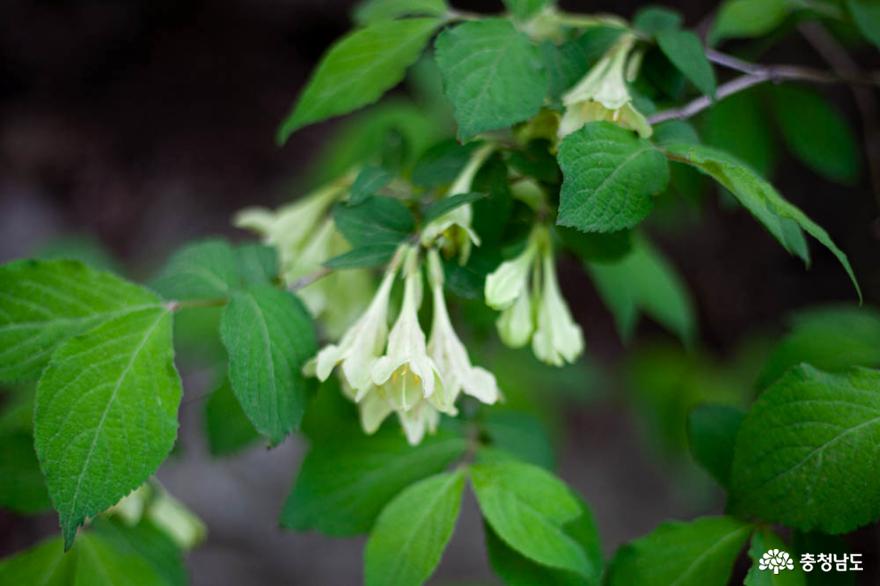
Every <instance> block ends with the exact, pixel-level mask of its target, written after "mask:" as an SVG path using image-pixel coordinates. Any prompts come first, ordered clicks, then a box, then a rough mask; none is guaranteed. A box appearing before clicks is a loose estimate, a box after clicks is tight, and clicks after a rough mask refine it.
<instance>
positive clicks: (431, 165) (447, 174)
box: [412, 138, 480, 188]
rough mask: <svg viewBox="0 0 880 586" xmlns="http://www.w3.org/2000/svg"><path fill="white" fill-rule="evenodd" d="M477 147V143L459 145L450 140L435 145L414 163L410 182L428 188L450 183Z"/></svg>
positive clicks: (478, 145) (455, 141)
mask: <svg viewBox="0 0 880 586" xmlns="http://www.w3.org/2000/svg"><path fill="white" fill-rule="evenodd" d="M479 147H480V143H479V142H470V143H468V144H459V142H458V141H457V140H455V139H452V138H451V139H449V140H446V141H443V142H440V143H437V144H435V145H434V146H432V147H431V148H429V149H428V150H427V151H425V154H424V155H422V157H421V158H420V159H419V160H418V162H417V163H416V166H415V168H413V172H412V182H413V183H415V184H416V185H420V186H422V187H428V188H434V187H440V186H441V185H446V184H449V183H452V182H453V181H455V178H456V177H458V174H459V173H461V170H462V169H464V166H465V165H467V163H468V161H469V160H470V158H471V155H472V154H473V152H474V151H475V150H477V149H478V148H479Z"/></svg>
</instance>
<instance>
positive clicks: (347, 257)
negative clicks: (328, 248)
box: [324, 244, 397, 270]
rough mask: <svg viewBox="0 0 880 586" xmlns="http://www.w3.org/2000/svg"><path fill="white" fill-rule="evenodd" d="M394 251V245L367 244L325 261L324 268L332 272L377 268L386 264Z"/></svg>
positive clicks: (395, 247) (395, 248) (395, 246)
mask: <svg viewBox="0 0 880 586" xmlns="http://www.w3.org/2000/svg"><path fill="white" fill-rule="evenodd" d="M396 250H397V245H396V244H373V245H369V244H368V245H367V246H360V247H358V248H355V249H354V250H349V251H348V252H343V253H342V254H340V255H338V256H334V257H333V258H331V259H329V260H327V261H325V262H324V266H325V267H327V268H328V269H333V270H344V269H367V268H373V267H378V266H382V265H385V264H388V261H390V260H391V257H393V256H394V252H395V251H396Z"/></svg>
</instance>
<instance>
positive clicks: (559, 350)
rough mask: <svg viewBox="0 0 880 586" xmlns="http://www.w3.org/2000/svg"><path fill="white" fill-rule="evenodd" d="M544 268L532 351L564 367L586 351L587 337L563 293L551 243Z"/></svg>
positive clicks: (544, 359)
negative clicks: (558, 279) (560, 289)
mask: <svg viewBox="0 0 880 586" xmlns="http://www.w3.org/2000/svg"><path fill="white" fill-rule="evenodd" d="M542 269H543V271H542V272H543V274H542V275H541V276H542V279H543V288H542V291H541V299H540V301H539V302H538V311H537V314H538V318H537V322H538V328H537V330H536V331H535V335H534V336H533V337H532V351H533V352H534V353H535V356H537V357H538V359H539V360H541V361H543V362H546V363H548V364H552V365H554V366H562V365H563V364H565V362H574V360H575V358H577V357H578V356H579V355H580V353H581V352H583V350H584V337H583V334H582V332H581V328H580V326H579V325H577V323H575V321H574V320H573V319H572V317H571V312H570V311H569V310H568V305H566V303H565V299H563V298H562V294H561V293H560V292H559V283H558V282H557V280H556V266H555V263H554V260H553V252H552V250H551V248H550V247H549V246H548V247H547V249H545V251H544V254H543V266H542Z"/></svg>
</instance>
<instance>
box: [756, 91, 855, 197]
mask: <svg viewBox="0 0 880 586" xmlns="http://www.w3.org/2000/svg"><path fill="white" fill-rule="evenodd" d="M772 89H773V91H772V93H771V94H770V95H771V96H772V97H773V107H774V109H775V111H776V118H777V120H779V126H780V128H781V129H782V136H783V138H784V139H785V143H786V144H787V145H788V148H789V150H790V151H791V152H792V153H794V155H795V156H796V157H797V158H798V159H800V160H801V161H802V162H803V163H804V164H805V165H806V166H808V167H810V168H811V169H813V170H814V171H815V172H816V173H818V174H819V175H821V176H823V177H825V178H826V179H829V180H831V181H837V182H839V183H844V184H848V185H849V184H852V183H854V182H855V181H856V180H857V179H858V176H859V162H860V161H861V153H860V152H859V147H858V144H857V142H856V137H855V134H854V133H853V131H852V129H851V128H850V126H849V123H848V122H847V121H846V118H844V117H843V115H842V114H841V113H840V112H839V111H838V110H837V109H836V108H835V107H834V106H832V105H831V103H829V102H828V101H827V100H825V99H824V98H823V97H822V96H821V95H820V94H819V93H817V92H815V91H813V90H809V89H807V88H802V87H796V86H788V85H777V86H774V87H773V88H772ZM805 120H809V124H805V123H804V121H805Z"/></svg>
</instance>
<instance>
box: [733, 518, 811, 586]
mask: <svg viewBox="0 0 880 586" xmlns="http://www.w3.org/2000/svg"><path fill="white" fill-rule="evenodd" d="M771 549H779V550H782V551H784V552H786V553H789V552H791V548H790V547H788V546H786V545H785V542H784V541H782V539H781V538H780V537H779V536H778V535H776V534H775V533H774V532H773V531H770V530H769V529H761V530H759V531H755V534H754V535H752V545H751V546H750V547H749V558H751V560H752V567H751V568H749V573H748V574H747V575H746V580H745V582H743V585H744V586H805V584H806V582H805V580H804V572H803V570H802V569H801V567H800V565H799V564H798V562H797V557H796V555H795V554H794V553H790V554H789V555H790V556H791V560H792V565H793V566H794V568H793V569H791V570H788V569H786V570H784V571H781V572H779V573H778V574H774V573H773V572H772V571H771V570H769V569H766V570H761V569H760V567H759V562H760V560H761V556H763V555H764V554H765V553H766V552H768V551H769V550H771Z"/></svg>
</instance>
